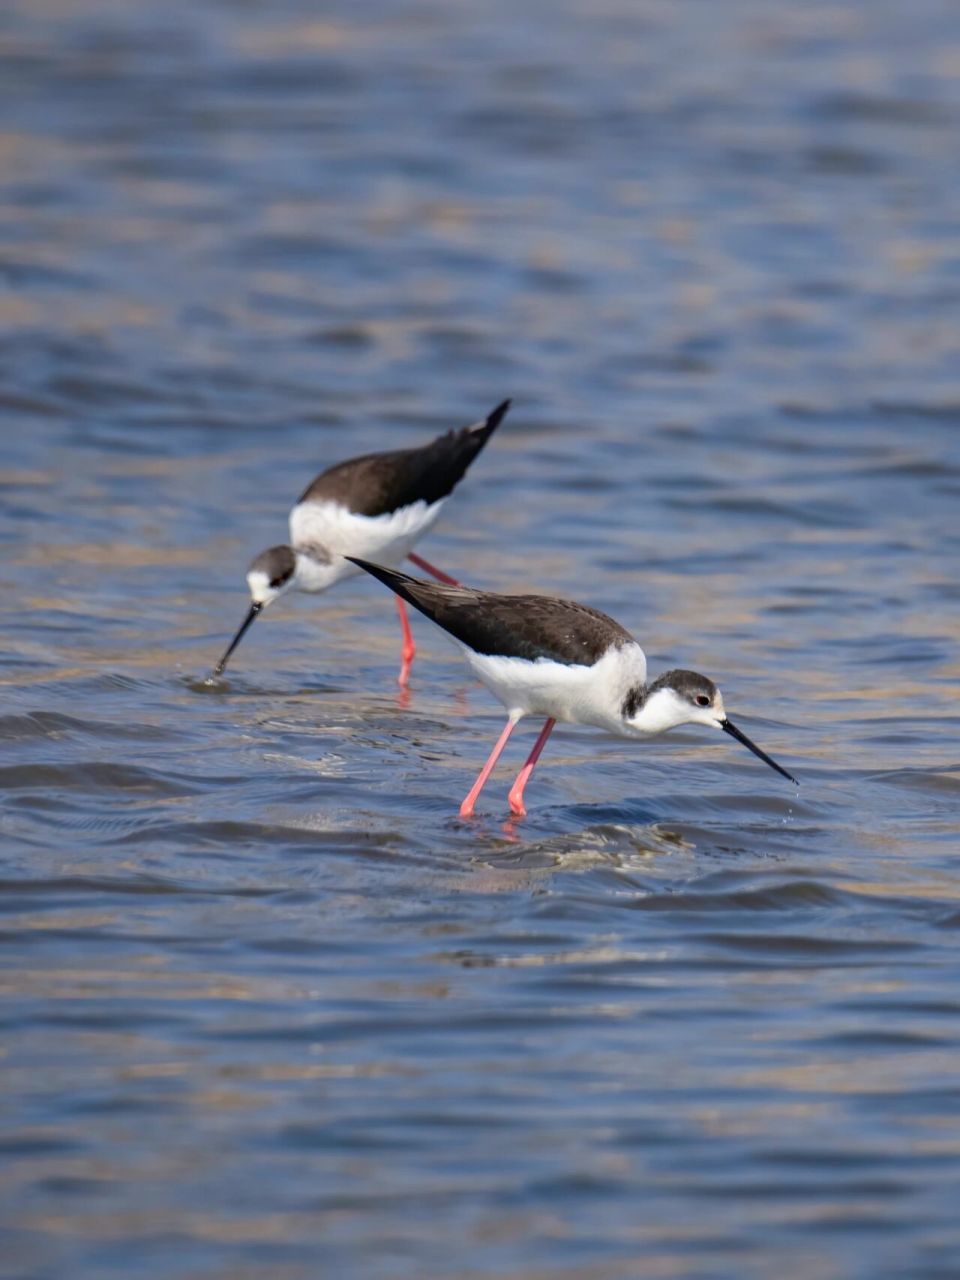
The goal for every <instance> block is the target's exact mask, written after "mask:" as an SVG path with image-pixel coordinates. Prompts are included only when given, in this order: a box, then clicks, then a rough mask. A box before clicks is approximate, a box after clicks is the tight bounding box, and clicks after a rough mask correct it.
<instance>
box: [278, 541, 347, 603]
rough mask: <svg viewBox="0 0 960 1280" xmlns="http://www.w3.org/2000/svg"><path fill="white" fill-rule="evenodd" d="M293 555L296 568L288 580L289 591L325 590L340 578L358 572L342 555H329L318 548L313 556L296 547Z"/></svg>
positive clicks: (315, 591)
mask: <svg viewBox="0 0 960 1280" xmlns="http://www.w3.org/2000/svg"><path fill="white" fill-rule="evenodd" d="M294 555H295V556H296V568H295V569H294V573H293V578H292V579H291V582H290V590H291V591H308V592H311V593H317V592H320V591H327V590H329V589H330V587H332V586H333V584H334V583H335V582H339V581H340V579H341V578H346V577H349V576H350V575H351V574H354V573H359V572H360V570H359V569H358V568H357V567H356V565H352V564H351V563H350V561H349V560H344V558H343V556H338V555H330V554H328V553H327V552H325V551H323V550H322V549H319V548H318V554H317V555H316V556H314V555H311V554H310V552H309V551H308V550H305V549H302V548H300V547H296V548H294Z"/></svg>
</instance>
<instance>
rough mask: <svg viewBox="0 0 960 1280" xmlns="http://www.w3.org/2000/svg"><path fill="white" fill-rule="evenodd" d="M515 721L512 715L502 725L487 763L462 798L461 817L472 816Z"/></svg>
mask: <svg viewBox="0 0 960 1280" xmlns="http://www.w3.org/2000/svg"><path fill="white" fill-rule="evenodd" d="M516 723H517V722H516V720H514V719H513V717H512V716H511V718H510V719H509V720H508V721H507V723H506V724H505V725H504V728H503V733H501V735H500V737H499V738H498V739H497V745H496V746H495V747H494V748H493V750H492V751H491V752H490V755H489V756H488V757H487V763H486V764H485V765H484V766H483V768H482V769H481V770H480V774H479V776H478V777H477V780H476V782H475V783H474V784H473V786H472V787H471V788H470V790H469V791H468V793H467V796H466V799H465V800H464V802H463V804H462V805H461V806H460V817H461V818H472V817H473V807H474V805H475V804H476V803H477V796H479V794H480V792H481V791H482V790H483V785H484V783H485V782H486V780H487V779H488V778H489V777H490V775H491V773H493V766H494V765H495V764H496V763H497V761H498V760H499V759H500V753H501V752H502V751H503V748H504V747H505V746H506V745H507V739H508V738H509V737H510V735H511V733H513V727H514V725H515V724H516Z"/></svg>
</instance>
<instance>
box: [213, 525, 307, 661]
mask: <svg viewBox="0 0 960 1280" xmlns="http://www.w3.org/2000/svg"><path fill="white" fill-rule="evenodd" d="M296 574H297V557H296V553H295V552H294V550H293V548H292V547H287V546H283V547H268V548H267V550H266V551H261V552H260V554H259V555H258V556H256V557H255V558H254V559H253V560H252V561H251V562H250V568H249V569H248V570H247V586H248V587H249V588H250V600H251V604H250V608H249V609H248V610H247V616H246V617H245V618H244V620H243V622H241V624H240V628H239V630H238V631H237V634H236V635H235V636H234V637H233V639H232V640H231V641H230V643H229V644H228V645H227V648H226V651H225V652H224V655H223V657H222V658H221V659H220V661H219V662H218V663H217V665H216V666H215V667H214V668H213V674H214V675H215V676H222V675H223V673H224V670H225V669H226V665H227V663H228V662H229V661H230V655H231V654H232V653H233V651H234V649H236V647H237V645H238V644H239V643H240V641H241V640H242V639H243V637H244V636H245V635H246V633H247V629H248V628H249V627H250V625H251V624H252V623H253V621H254V619H255V618H256V617H257V616H258V615H259V614H260V613H261V612H262V611H263V610H264V609H265V608H266V607H267V605H268V604H270V603H271V602H272V601H274V600H276V598H277V596H281V595H283V593H284V591H287V590H289V588H290V587H291V586H292V585H293V580H294V578H295V577H296Z"/></svg>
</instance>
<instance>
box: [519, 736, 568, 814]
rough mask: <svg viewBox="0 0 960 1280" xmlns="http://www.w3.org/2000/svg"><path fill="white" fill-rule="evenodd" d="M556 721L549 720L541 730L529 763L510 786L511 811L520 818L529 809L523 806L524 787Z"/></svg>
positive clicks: (528, 758)
mask: <svg viewBox="0 0 960 1280" xmlns="http://www.w3.org/2000/svg"><path fill="white" fill-rule="evenodd" d="M556 723H557V722H556V720H548V721H547V723H546V724H545V725H544V726H543V728H542V729H541V730H540V736H539V737H538V738H537V740H536V742H535V743H534V744H533V750H532V751H531V752H530V754H529V755H528V756H527V763H526V764H525V765H524V766H523V768H522V769H521V770H520V772H519V773H518V774H517V780H516V782H515V783H514V784H513V786H512V787H511V788H510V795H509V797H508V799H509V801H510V812H511V813H512V814H514V815H515V816H516V817H518V818H523V817H525V816H526V812H527V811H526V809H525V808H524V807H523V789H524V787H525V786H526V785H527V783H528V782H529V781H530V775H531V773H533V770H534V768H535V766H536V763H537V761H538V760H539V759H540V752H541V751H542V750H543V748H544V747H545V746H546V745H547V739H548V738H549V737H550V734H551V733H552V731H553V726H554V725H555V724H556Z"/></svg>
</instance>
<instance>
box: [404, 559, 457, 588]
mask: <svg viewBox="0 0 960 1280" xmlns="http://www.w3.org/2000/svg"><path fill="white" fill-rule="evenodd" d="M407 559H408V560H409V561H410V563H411V564H415V565H416V566H417V568H418V569H422V570H423V572H424V573H429V574H430V576H431V578H436V580H437V581H438V582H445V583H446V584H447V586H448V587H459V585H460V583H459V582H458V581H457V580H456V578H451V577H450V575H449V574H448V573H444V572H443V570H442V569H435V568H434V567H433V565H432V564H431V563H430V561H429V560H424V558H423V556H418V555H417V554H416V552H415V551H411V552H410V554H409V555H408V556H407Z"/></svg>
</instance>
